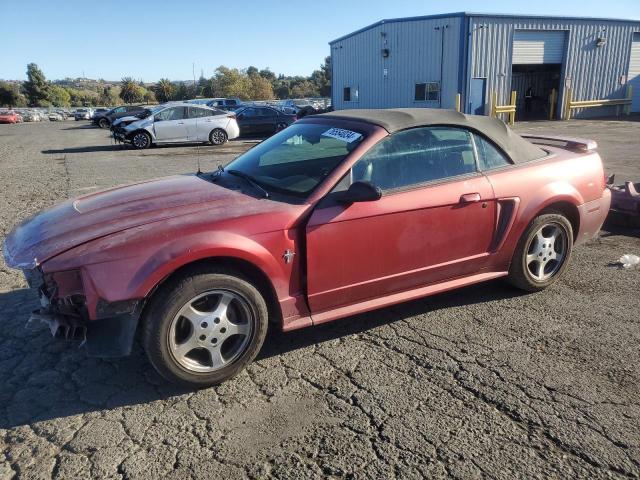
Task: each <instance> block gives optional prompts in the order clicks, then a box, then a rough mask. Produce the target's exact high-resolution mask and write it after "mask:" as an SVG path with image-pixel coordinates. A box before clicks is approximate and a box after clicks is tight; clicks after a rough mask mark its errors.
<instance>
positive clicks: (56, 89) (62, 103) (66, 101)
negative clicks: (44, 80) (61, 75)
mask: <svg viewBox="0 0 640 480" xmlns="http://www.w3.org/2000/svg"><path fill="white" fill-rule="evenodd" d="M49 101H50V102H51V104H52V105H54V106H56V107H68V106H69V105H71V95H69V92H68V91H67V90H66V89H65V88H64V87H61V86H59V85H51V86H50V87H49Z"/></svg>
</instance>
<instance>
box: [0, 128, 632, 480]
mask: <svg viewBox="0 0 640 480" xmlns="http://www.w3.org/2000/svg"><path fill="white" fill-rule="evenodd" d="M517 129H518V130H519V131H537V132H542V131H547V132H550V131H552V132H553V133H554V134H567V135H572V136H582V137H588V138H594V139H596V140H597V141H598V142H599V143H600V152H601V154H602V155H603V157H604V160H605V164H606V167H607V171H608V173H613V172H617V173H618V174H619V177H618V178H619V179H620V180H622V179H632V178H635V179H636V181H638V180H640V163H639V159H638V154H637V152H638V151H640V122H636V121H571V122H554V123H553V124H551V123H546V122H540V123H528V124H524V123H523V124H518V125H517ZM252 143H255V142H252V141H241V142H231V143H229V144H227V145H226V146H224V147H221V148H215V147H210V146H204V147H195V146H180V147H165V148H154V149H150V150H146V151H144V152H136V151H133V150H129V149H121V148H120V147H117V146H113V145H111V144H110V141H109V138H108V136H107V134H106V132H104V131H101V130H99V129H94V128H90V127H87V126H86V125H85V124H84V123H81V122H60V123H41V124H37V123H36V124H22V125H0V192H2V193H1V194H0V240H2V239H4V237H5V235H6V234H7V233H8V232H9V230H10V229H11V228H12V227H13V225H14V224H15V223H17V222H18V221H20V220H21V219H23V218H25V217H27V216H29V215H31V214H32V213H34V212H36V211H38V210H40V209H42V208H45V207H48V206H50V205H52V204H54V203H55V202H58V201H62V200H64V199H66V198H68V197H70V196H76V195H80V194H83V193H86V192H90V191H92V190H95V189H97V188H104V187H108V186H111V185H115V184H120V183H128V182H132V181H136V180H142V179H147V178H151V177H156V176H161V175H166V174H173V173H183V172H193V171H194V170H195V169H196V168H197V167H196V164H197V161H198V160H199V161H200V163H201V165H202V168H203V170H205V169H213V168H214V167H215V166H216V165H217V163H219V162H220V163H226V162H227V161H229V160H230V159H232V158H233V157H234V156H235V155H236V154H237V153H238V152H241V151H243V150H245V149H246V148H248V147H249V146H250V145H251V144H252ZM625 253H635V254H639V255H640V232H638V231H632V230H622V229H616V228H608V229H607V230H604V231H603V232H601V235H600V237H599V238H598V239H596V240H594V241H591V242H590V243H588V244H586V245H584V246H581V247H579V248H577V249H576V250H575V251H574V256H573V258H572V261H571V265H570V267H569V268H568V270H567V274H566V276H565V277H564V278H563V279H562V281H560V282H559V283H558V284H556V285H555V286H553V287H552V288H550V289H548V290H547V291H545V292H542V293H537V294H522V293H521V292H518V291H516V290H514V289H513V288H511V287H509V286H507V285H505V284H503V283H502V282H500V281H494V282H490V283H486V284H482V285H477V286H473V287H469V288H465V289H463V290H459V291H455V292H450V293H447V294H443V295H437V296H434V297H430V298H426V299H422V300H419V301H414V302H410V303H407V304H403V305H398V306H395V307H392V308H386V309H383V310H378V311H374V312H370V313H367V314H363V315H358V316H355V317H350V318H347V319H344V320H340V321H337V322H335V323H332V324H326V325H323V326H319V327H315V328H310V329H306V330H300V331H296V332H291V333H289V334H282V333H278V332H271V333H270V334H269V335H268V337H267V342H266V345H265V348H264V349H263V351H262V353H261V354H260V356H259V358H258V360H257V361H256V362H255V363H253V364H252V365H251V366H250V367H249V368H248V369H247V370H246V371H245V372H243V373H242V374H240V375H239V376H238V377H236V378H234V379H233V380H231V381H228V382H226V383H225V384H223V385H221V386H219V387H216V388H209V389H205V390H200V391H187V390H181V389H178V388H176V387H174V386H172V385H170V384H168V383H166V382H165V381H163V380H162V379H161V378H160V377H159V376H158V375H157V374H156V373H155V372H154V371H153V369H152V367H151V366H150V364H149V363H148V362H147V360H146V358H145V356H144V354H143V352H142V351H141V350H140V348H139V347H137V348H136V349H135V351H134V353H133V354H132V355H131V356H130V357H127V358H123V359H117V360H109V361H106V360H99V359H92V358H88V357H87V356H86V355H85V353H84V351H83V350H81V349H78V348H77V344H73V343H72V344H68V343H65V342H62V341H59V340H56V341H54V340H53V339H52V338H51V337H50V335H49V332H48V330H47V329H46V327H44V326H42V325H33V326H30V327H29V328H25V327H24V324H25V320H26V319H27V317H28V314H29V312H30V311H31V310H32V309H34V308H36V307H37V301H36V299H35V297H34V296H33V294H32V293H31V292H30V291H29V290H28V289H27V288H26V285H25V283H24V281H23V280H22V278H21V276H20V275H19V274H18V273H17V272H14V271H12V270H9V269H7V268H6V266H5V265H4V263H2V260H0V325H1V326H2V332H3V335H2V336H1V337H0V480H5V479H11V478H25V479H31V478H43V479H44V478H56V479H74V478H109V479H111V478H113V479H139V478H153V479H160V478H175V479H189V478H207V479H210V478H230V479H231V478H281V479H300V478H336V479H338V478H355V479H360V478H376V479H392V478H424V477H429V478H431V477H433V478H441V477H455V478H480V477H484V478H508V479H512V478H637V477H638V476H640V367H639V365H640V353H639V351H640V350H639V348H638V345H639V340H640V309H639V307H640V295H639V286H640V281H639V280H640V270H623V269H620V268H617V267H616V266H615V262H616V260H617V259H618V258H619V257H620V256H621V255H622V254H625Z"/></svg>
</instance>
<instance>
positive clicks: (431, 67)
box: [331, 16, 464, 110]
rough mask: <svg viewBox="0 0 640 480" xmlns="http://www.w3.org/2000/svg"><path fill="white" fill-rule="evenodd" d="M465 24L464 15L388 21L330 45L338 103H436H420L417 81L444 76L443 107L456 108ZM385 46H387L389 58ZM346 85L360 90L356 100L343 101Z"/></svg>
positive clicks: (335, 101)
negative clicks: (416, 87) (462, 31)
mask: <svg viewBox="0 0 640 480" xmlns="http://www.w3.org/2000/svg"><path fill="white" fill-rule="evenodd" d="M462 24H463V17H461V16H458V17H446V18H434V19H417V20H414V21H408V22H407V21H400V22H388V23H383V24H381V25H376V26H374V27H372V28H370V29H368V30H364V31H361V32H359V33H356V34H354V35H353V36H350V37H348V38H345V39H343V40H338V41H336V42H334V43H332V44H331V59H332V68H333V72H332V73H333V80H332V86H333V88H332V96H333V99H332V101H333V105H334V107H335V108H336V109H337V110H341V109H345V108H391V107H438V106H440V104H439V103H438V102H434V101H428V102H416V101H415V100H414V95H415V84H416V83H420V82H439V81H440V78H441V74H442V87H441V92H440V98H441V102H442V105H441V106H442V107H443V108H454V106H455V95H456V93H457V92H458V83H459V82H458V80H459V71H460V69H461V68H463V67H464V65H461V50H462V48H463V45H462V42H461V40H462V37H461V26H462ZM445 26H446V28H444V29H443V27H445ZM437 27H438V28H439V29H438V30H436V28H437ZM443 31H444V43H443V42H442V38H443V33H442V32H443ZM442 46H444V49H442ZM383 49H389V56H388V57H387V58H384V57H383V55H382V50H383ZM441 68H442V71H441ZM344 87H351V88H352V92H353V89H357V90H358V101H357V102H344V101H343V88H344ZM352 98H353V93H352Z"/></svg>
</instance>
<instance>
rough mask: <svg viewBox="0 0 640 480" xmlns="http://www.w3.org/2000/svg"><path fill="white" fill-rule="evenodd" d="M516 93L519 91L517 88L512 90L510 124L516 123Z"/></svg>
mask: <svg viewBox="0 0 640 480" xmlns="http://www.w3.org/2000/svg"><path fill="white" fill-rule="evenodd" d="M516 95H517V92H516V91H515V90H511V104H510V105H511V108H512V109H513V110H511V112H510V113H509V125H513V124H514V123H516Z"/></svg>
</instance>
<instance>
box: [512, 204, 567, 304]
mask: <svg viewBox="0 0 640 480" xmlns="http://www.w3.org/2000/svg"><path fill="white" fill-rule="evenodd" d="M552 229H557V231H558V232H561V233H562V235H563V236H564V239H562V240H561V243H562V245H560V244H556V241H558V240H553V243H550V242H549V241H548V239H547V240H544V241H542V242H541V241H539V238H536V237H538V232H541V234H542V238H544V235H546V234H547V233H544V232H545V231H554V230H552ZM540 243H542V247H541V248H538V246H539V245H540ZM572 250H573V228H572V226H571V222H569V220H567V218H566V217H565V216H564V215H562V214H560V213H556V212H550V213H546V214H542V215H539V216H537V217H536V218H534V219H533V221H532V222H531V224H529V226H528V227H527V229H526V230H525V232H524V233H523V234H522V237H520V240H519V241H518V244H517V246H516V250H515V252H514V254H513V258H512V260H511V266H510V268H509V276H508V277H507V281H508V282H509V283H511V284H512V285H513V286H515V287H517V288H520V289H522V290H525V291H528V292H539V291H541V290H544V289H545V288H547V287H549V286H550V285H552V284H553V283H555V282H556V281H557V280H558V278H560V277H561V276H562V274H563V273H564V271H565V270H566V268H567V265H568V264H569V260H570V259H571V252H572ZM559 252H561V254H562V257H561V258H560V255H559ZM549 254H551V255H552V256H553V257H554V258H551V256H550V255H549ZM556 257H557V258H560V260H555V258H556ZM531 258H533V259H534V260H532V261H531V260H530V259H531ZM543 262H547V263H543ZM541 264H542V270H541V271H540V270H538V269H539V268H540V265H541ZM533 270H538V274H539V275H538V276H536V274H535V273H534V272H533Z"/></svg>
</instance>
